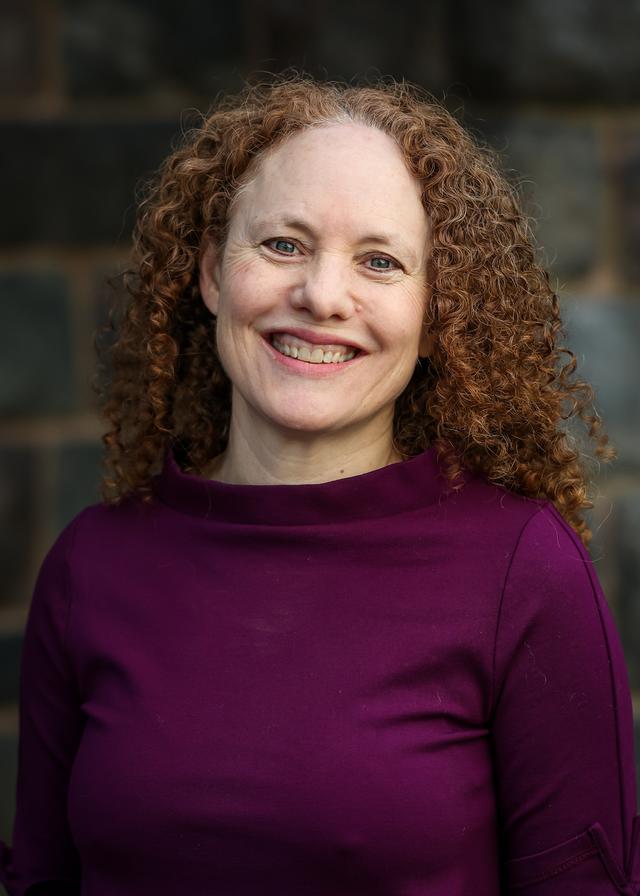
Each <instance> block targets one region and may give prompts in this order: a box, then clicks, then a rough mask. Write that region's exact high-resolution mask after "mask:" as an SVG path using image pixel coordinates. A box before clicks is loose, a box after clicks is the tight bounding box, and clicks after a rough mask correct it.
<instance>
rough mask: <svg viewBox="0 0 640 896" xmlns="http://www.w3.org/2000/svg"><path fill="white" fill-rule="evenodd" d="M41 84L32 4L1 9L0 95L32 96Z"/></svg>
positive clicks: (13, 2) (9, 2) (16, 0)
mask: <svg viewBox="0 0 640 896" xmlns="http://www.w3.org/2000/svg"><path fill="white" fill-rule="evenodd" d="M41 82H42V35H41V31H40V28H39V27H38V10H37V4H36V3H35V2H34V0H3V2H2V5H1V6H0V95H2V96H7V97H23V96H29V95H31V94H33V93H34V92H35V91H36V90H38V89H39V87H40V85H41Z"/></svg>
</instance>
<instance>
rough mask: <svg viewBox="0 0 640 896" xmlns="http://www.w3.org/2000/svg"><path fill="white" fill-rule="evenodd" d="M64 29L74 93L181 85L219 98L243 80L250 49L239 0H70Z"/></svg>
mask: <svg viewBox="0 0 640 896" xmlns="http://www.w3.org/2000/svg"><path fill="white" fill-rule="evenodd" d="M299 9H300V7H299ZM304 9H305V11H306V8H304ZM62 30H63V47H64V62H65V69H66V74H67V87H68V89H69V92H70V93H71V95H72V96H74V97H88V96H114V97H115V96H124V97H131V96H132V95H134V96H135V95H145V96H157V97H163V96H166V94H167V93H168V92H169V93H171V92H176V91H177V92H183V93H184V92H187V93H194V92H195V93H198V94H202V95H208V96H209V97H211V98H212V97H213V94H214V93H215V92H217V91H218V90H219V89H221V88H223V87H226V86H228V85H230V84H231V83H232V82H233V81H238V79H237V75H236V70H237V65H238V62H239V60H241V59H242V58H243V56H244V52H245V28H244V23H243V5H242V4H240V3H211V2H209V0H182V2H180V3H175V2H173V0H64V2H63V3H62ZM234 76H235V77H234ZM235 86H238V85H237V84H236V85H235Z"/></svg>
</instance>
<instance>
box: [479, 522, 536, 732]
mask: <svg viewBox="0 0 640 896" xmlns="http://www.w3.org/2000/svg"><path fill="white" fill-rule="evenodd" d="M544 508H545V505H541V506H539V507H538V509H537V510H536V511H535V512H534V513H532V514H531V516H530V517H529V519H528V520H527V521H526V522H525V523H524V524H523V526H522V528H521V530H520V532H519V534H518V537H517V539H516V541H515V544H514V547H513V551H512V553H511V557H510V558H509V563H508V565H507V569H506V572H505V574H504V581H503V583H502V589H501V591H500V600H499V602H498V613H497V617H496V630H495V635H494V639H493V655H492V658H491V694H490V699H489V714H488V718H487V721H486V725H487V727H491V726H492V724H493V719H494V716H495V712H496V708H497V707H496V705H495V704H496V664H497V654H498V637H499V633H500V623H501V621H502V610H503V607H504V600H505V593H506V590H507V584H508V582H509V575H510V573H511V569H512V567H513V563H514V560H515V558H516V555H517V553H518V548H519V547H520V543H521V541H522V537H523V535H524V533H525V531H526V530H527V527H528V526H529V524H530V523H531V521H532V520H534V519H536V517H537V516H538V514H539V513H541V512H542V511H543V510H544Z"/></svg>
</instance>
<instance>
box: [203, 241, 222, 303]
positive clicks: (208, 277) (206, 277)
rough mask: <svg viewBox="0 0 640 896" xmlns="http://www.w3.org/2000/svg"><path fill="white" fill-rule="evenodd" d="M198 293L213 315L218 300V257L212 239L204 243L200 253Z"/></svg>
mask: <svg viewBox="0 0 640 896" xmlns="http://www.w3.org/2000/svg"><path fill="white" fill-rule="evenodd" d="M200 295H201V296H202V300H203V302H204V303H205V305H206V306H207V308H208V309H209V311H210V312H211V313H212V314H213V315H214V316H215V315H217V313H218V303H219V300H220V259H219V258H218V252H217V250H216V247H215V246H214V244H213V242H212V241H208V242H207V243H205V245H204V247H203V250H202V252H201V253H200Z"/></svg>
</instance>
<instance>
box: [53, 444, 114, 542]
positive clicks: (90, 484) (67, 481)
mask: <svg viewBox="0 0 640 896" xmlns="http://www.w3.org/2000/svg"><path fill="white" fill-rule="evenodd" d="M102 454H103V449H102V444H101V443H100V442H77V443H68V444H65V445H62V446H61V447H60V448H59V450H58V458H57V463H58V478H57V482H58V486H57V493H56V498H55V519H56V524H57V527H58V530H61V529H62V528H63V527H64V526H65V525H66V524H67V523H68V522H69V521H70V520H71V519H72V518H73V517H74V516H75V515H76V514H77V513H79V512H80V511H81V510H82V509H83V508H85V507H86V506H87V505H89V504H95V503H96V502H97V501H100V500H101V498H100V481H101V479H102V467H101V460H102Z"/></svg>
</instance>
